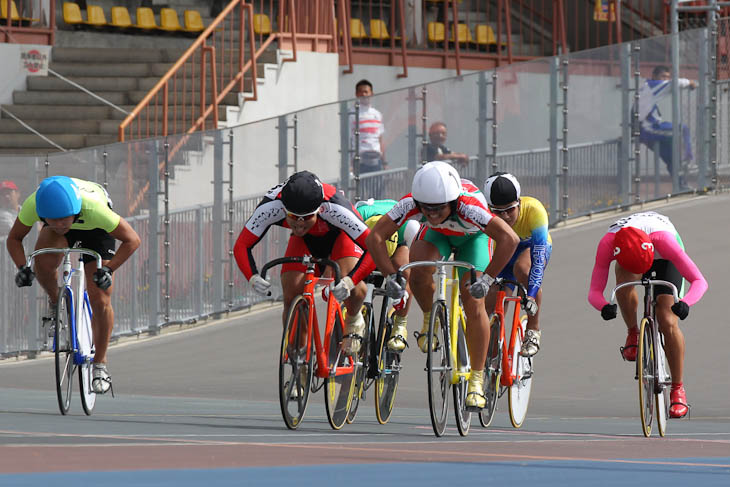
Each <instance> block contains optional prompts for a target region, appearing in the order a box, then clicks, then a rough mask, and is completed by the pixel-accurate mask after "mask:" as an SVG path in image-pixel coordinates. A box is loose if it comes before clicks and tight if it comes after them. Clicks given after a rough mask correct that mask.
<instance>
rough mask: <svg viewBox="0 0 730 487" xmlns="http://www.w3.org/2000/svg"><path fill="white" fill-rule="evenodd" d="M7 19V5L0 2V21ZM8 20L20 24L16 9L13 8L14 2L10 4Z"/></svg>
mask: <svg viewBox="0 0 730 487" xmlns="http://www.w3.org/2000/svg"><path fill="white" fill-rule="evenodd" d="M7 18H8V4H7V0H6V1H5V2H2V1H0V19H3V20H5V19H7ZM10 20H12V21H13V22H20V15H19V14H18V7H16V6H15V2H12V3H11V4H10Z"/></svg>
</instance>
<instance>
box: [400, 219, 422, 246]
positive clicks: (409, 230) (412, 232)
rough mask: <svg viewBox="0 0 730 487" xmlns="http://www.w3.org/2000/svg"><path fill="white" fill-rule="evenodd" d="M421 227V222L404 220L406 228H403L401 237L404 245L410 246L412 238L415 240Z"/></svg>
mask: <svg viewBox="0 0 730 487" xmlns="http://www.w3.org/2000/svg"><path fill="white" fill-rule="evenodd" d="M420 229H421V224H420V223H418V222H417V221H416V220H408V221H407V222H406V228H405V230H403V238H404V239H405V241H406V245H408V247H409V248H410V247H411V244H412V243H413V240H415V238H416V235H418V231H419V230H420Z"/></svg>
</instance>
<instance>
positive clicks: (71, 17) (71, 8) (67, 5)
mask: <svg viewBox="0 0 730 487" xmlns="http://www.w3.org/2000/svg"><path fill="white" fill-rule="evenodd" d="M11 8H12V7H11ZM5 11H6V8H5V4H3V8H2V18H3V19H5V18H7V17H6V15H5ZM13 20H15V19H13ZM63 21H64V22H65V23H67V24H68V25H81V24H83V23H84V19H82V18H81V8H79V5H78V4H77V3H73V2H63Z"/></svg>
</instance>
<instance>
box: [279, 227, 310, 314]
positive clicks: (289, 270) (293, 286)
mask: <svg viewBox="0 0 730 487" xmlns="http://www.w3.org/2000/svg"><path fill="white" fill-rule="evenodd" d="M310 254H311V252H310V251H309V249H308V248H307V244H306V243H305V242H304V239H303V238H301V237H297V236H295V235H292V236H291V237H289V243H288V244H287V246H286V251H285V252H284V257H301V256H303V255H310ZM306 270H307V267H306V266H305V265H304V264H295V263H288V264H283V265H282V266H281V288H282V294H283V299H284V310H283V311H282V318H281V320H282V326H286V320H287V315H288V313H289V306H291V303H292V301H294V298H296V297H297V296H299V295H300V294H302V292H303V291H304V272H305V271H306Z"/></svg>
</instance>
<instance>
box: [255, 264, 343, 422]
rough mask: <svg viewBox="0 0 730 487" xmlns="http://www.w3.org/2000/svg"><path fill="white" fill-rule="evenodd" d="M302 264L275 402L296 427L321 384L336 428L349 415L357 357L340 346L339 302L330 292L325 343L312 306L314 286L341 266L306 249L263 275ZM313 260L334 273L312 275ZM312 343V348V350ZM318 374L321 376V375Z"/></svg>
mask: <svg viewBox="0 0 730 487" xmlns="http://www.w3.org/2000/svg"><path fill="white" fill-rule="evenodd" d="M286 263H299V264H304V265H305V266H306V268H307V270H306V272H305V274H306V277H305V281H304V291H303V292H302V294H300V295H298V296H297V297H295V298H294V300H292V302H291V304H290V305H289V309H288V311H287V315H286V316H287V318H286V322H285V325H284V332H283V334H282V337H281V348H280V355H279V405H280V406H281V414H282V416H283V418H284V423H286V426H287V428H289V429H297V428H298V427H299V425H300V424H301V421H302V419H303V418H304V413H305V412H306V409H307V403H308V402H309V393H310V391H311V392H317V391H318V390H319V389H320V388H323V389H324V399H325V410H326V412H327V421H329V424H330V426H331V427H332V428H333V429H335V430H338V429H340V428H342V426H343V425H344V424H345V422H346V420H347V416H348V414H349V412H350V405H351V404H352V394H353V392H354V390H355V362H354V360H353V359H352V357H350V356H348V355H346V354H345V353H344V352H343V351H342V338H343V337H344V331H345V326H344V320H343V317H342V308H341V307H340V303H339V302H338V301H337V299H336V298H335V297H334V295H333V294H332V293H330V295H329V298H328V299H327V318H326V325H325V329H324V343H323V341H322V338H321V337H320V332H319V324H318V320H317V311H316V307H315V299H314V296H315V286H316V285H317V284H320V285H322V284H324V285H329V284H330V283H332V282H333V281H334V283H335V284H337V283H338V282H339V281H340V266H339V265H337V262H334V261H332V260H330V259H325V258H316V257H311V256H308V255H305V256H303V257H281V258H278V259H274V260H272V261H270V262H268V263H267V264H266V265H265V266H264V267H263V268H262V269H261V277H262V278H263V279H266V272H267V271H268V270H269V269H270V268H272V267H274V266H277V265H280V264H286ZM317 265H319V266H321V267H322V270H324V268H326V267H330V268H332V270H333V272H334V274H335V277H334V279H332V278H322V277H318V276H316V275H315V270H316V267H317ZM312 346H314V350H312ZM320 379H321V381H320Z"/></svg>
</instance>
